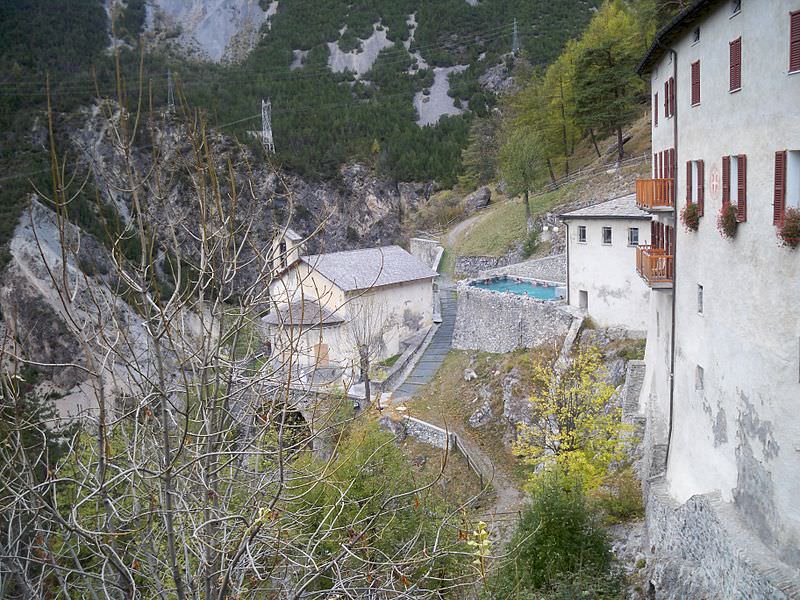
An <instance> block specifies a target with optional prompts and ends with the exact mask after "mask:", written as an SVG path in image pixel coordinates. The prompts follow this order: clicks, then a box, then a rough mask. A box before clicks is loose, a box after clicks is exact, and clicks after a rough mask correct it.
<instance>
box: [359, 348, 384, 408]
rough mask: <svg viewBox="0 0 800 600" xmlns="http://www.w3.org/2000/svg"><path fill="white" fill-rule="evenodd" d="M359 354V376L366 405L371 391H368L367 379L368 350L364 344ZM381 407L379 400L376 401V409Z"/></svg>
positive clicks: (369, 399)
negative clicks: (362, 382) (361, 380)
mask: <svg viewBox="0 0 800 600" xmlns="http://www.w3.org/2000/svg"><path fill="white" fill-rule="evenodd" d="M359 354H360V355H361V357H360V358H361V377H363V378H364V399H365V400H366V401H367V406H369V405H370V404H371V403H372V393H371V391H370V389H369V388H370V385H369V384H370V381H369V351H368V350H367V348H366V347H365V346H362V347H361V348H360V350H359ZM380 409H381V406H380V402H379V403H378V410H380Z"/></svg>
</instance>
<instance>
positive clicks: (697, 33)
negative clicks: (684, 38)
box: [692, 27, 700, 44]
mask: <svg viewBox="0 0 800 600" xmlns="http://www.w3.org/2000/svg"><path fill="white" fill-rule="evenodd" d="M699 41H700V28H699V27H695V28H694V31H693V32H692V43H693V44H696V43H697V42H699Z"/></svg>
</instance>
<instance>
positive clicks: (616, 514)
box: [593, 467, 644, 524]
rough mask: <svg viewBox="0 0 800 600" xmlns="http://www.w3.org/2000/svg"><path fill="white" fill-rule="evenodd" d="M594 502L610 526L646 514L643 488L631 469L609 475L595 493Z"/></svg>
mask: <svg viewBox="0 0 800 600" xmlns="http://www.w3.org/2000/svg"><path fill="white" fill-rule="evenodd" d="M593 500H594V502H595V505H596V506H597V508H598V509H599V511H600V512H601V513H602V514H603V519H604V521H605V522H606V523H608V524H613V523H624V522H625V521H631V520H633V519H638V518H640V517H641V516H642V515H643V514H644V504H643V503H642V487H641V484H640V483H639V480H638V479H637V478H636V475H634V473H633V469H632V468H631V467H627V468H625V469H622V470H620V471H616V472H614V473H611V474H609V475H608V476H607V478H606V481H605V483H604V484H603V486H602V487H600V488H599V489H598V490H597V491H595V492H594V494H593Z"/></svg>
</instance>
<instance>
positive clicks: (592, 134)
mask: <svg viewBox="0 0 800 600" xmlns="http://www.w3.org/2000/svg"><path fill="white" fill-rule="evenodd" d="M589 138H590V139H591V140H592V146H594V151H595V153H596V154H597V158H600V157H601V156H602V155H601V154H600V148H598V147H597V140H596V139H595V137H594V128H593V127H589Z"/></svg>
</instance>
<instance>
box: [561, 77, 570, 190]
mask: <svg viewBox="0 0 800 600" xmlns="http://www.w3.org/2000/svg"><path fill="white" fill-rule="evenodd" d="M559 86H560V88H561V140H562V142H563V143H564V175H569V142H568V140H567V110H566V108H565V107H564V82H563V80H562V81H559Z"/></svg>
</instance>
